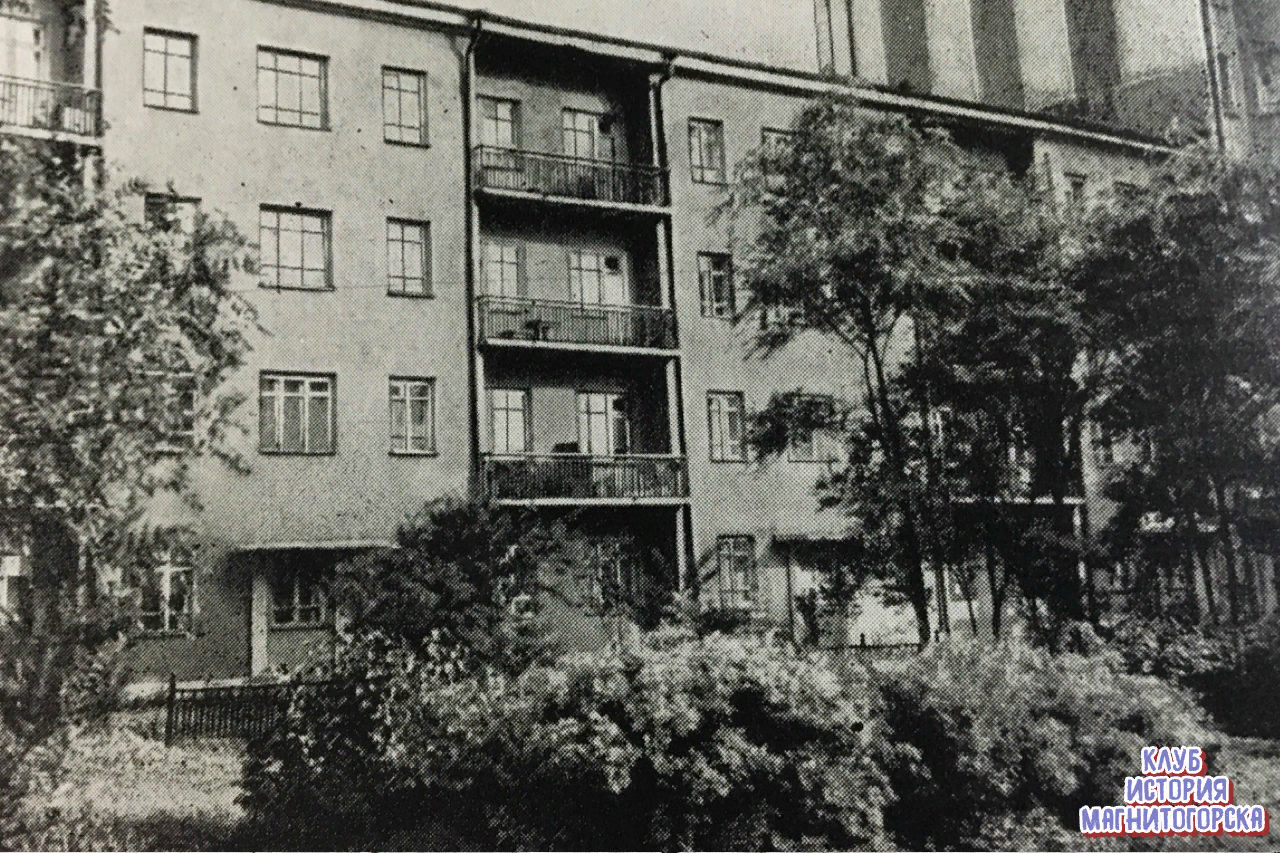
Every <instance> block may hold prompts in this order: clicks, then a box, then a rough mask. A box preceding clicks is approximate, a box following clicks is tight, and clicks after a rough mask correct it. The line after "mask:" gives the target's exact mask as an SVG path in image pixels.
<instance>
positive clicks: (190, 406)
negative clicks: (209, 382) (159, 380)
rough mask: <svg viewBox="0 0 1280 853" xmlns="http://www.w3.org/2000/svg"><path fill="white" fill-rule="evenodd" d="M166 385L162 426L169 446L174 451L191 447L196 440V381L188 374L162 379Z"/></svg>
mask: <svg viewBox="0 0 1280 853" xmlns="http://www.w3.org/2000/svg"><path fill="white" fill-rule="evenodd" d="M163 381H164V382H165V383H167V385H168V391H169V393H168V395H167V398H166V403H167V406H166V411H165V413H164V424H165V426H166V427H167V428H168V430H169V442H168V443H169V444H170V445H172V446H173V447H174V448H175V449H176V448H181V447H191V446H192V445H193V444H195V438H196V379H195V377H194V376H193V375H191V374H190V373H181V374H173V375H169V376H166V377H164V380H163Z"/></svg>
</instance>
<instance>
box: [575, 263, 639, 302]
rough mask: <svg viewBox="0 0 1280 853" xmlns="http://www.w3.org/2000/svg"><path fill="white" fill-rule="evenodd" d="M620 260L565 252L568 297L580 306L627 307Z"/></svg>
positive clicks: (624, 281) (625, 285) (624, 282)
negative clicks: (566, 254)
mask: <svg viewBox="0 0 1280 853" xmlns="http://www.w3.org/2000/svg"><path fill="white" fill-rule="evenodd" d="M622 269H623V268H622V259H621V258H620V257H618V256H617V255H605V254H602V253H600V252H594V251H578V250H576V249H575V250H571V251H570V252H569V298H570V299H571V300H573V301H574V302H579V303H581V304H583V305H629V304H631V294H630V291H629V290H628V288H627V278H626V275H624V273H623V271H622Z"/></svg>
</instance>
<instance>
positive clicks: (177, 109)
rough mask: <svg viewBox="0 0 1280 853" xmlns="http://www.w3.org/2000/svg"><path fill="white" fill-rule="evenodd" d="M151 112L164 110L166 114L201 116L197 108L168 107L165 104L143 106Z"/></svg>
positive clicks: (145, 104)
mask: <svg viewBox="0 0 1280 853" xmlns="http://www.w3.org/2000/svg"><path fill="white" fill-rule="evenodd" d="M143 106H144V107H146V108H147V109H149V110H162V111H164V112H166V113H186V114H187V115H199V113H200V110H199V109H197V108H196V107H167V106H165V105H164V104H147V103H144V104H143Z"/></svg>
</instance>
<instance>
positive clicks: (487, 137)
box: [476, 96, 520, 148]
mask: <svg viewBox="0 0 1280 853" xmlns="http://www.w3.org/2000/svg"><path fill="white" fill-rule="evenodd" d="M476 102H477V106H479V108H480V144H481V145H487V146H490V147H493V148H519V147H520V102H519V101H509V100H504V99H502V98H486V97H483V96H482V97H480V98H477V99H476Z"/></svg>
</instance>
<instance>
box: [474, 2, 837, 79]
mask: <svg viewBox="0 0 1280 853" xmlns="http://www.w3.org/2000/svg"><path fill="white" fill-rule="evenodd" d="M449 2H450V3H451V4H453V5H457V6H463V7H467V8H475V9H486V10H488V11H490V12H493V13H494V14H501V15H510V16H512V17H516V18H521V19H525V20H530V21H535V22H538V23H543V24H552V25H556V26H562V27H571V28H573V29H579V30H587V31H590V32H598V33H603V34H606V35H611V36H618V37H622V38H632V39H637V40H640V41H649V42H655V43H658V44H662V45H670V46H672V47H676V48H683V49H685V50H697V51H703V52H706V53H713V54H717V55H720V56H730V57H735V58H742V59H753V60H756V61H758V62H766V63H768V64H771V65H781V66H786V67H792V68H802V69H809V70H812V69H814V68H816V66H817V62H816V60H815V58H814V52H815V49H816V48H815V42H816V39H815V36H814V23H813V0H449Z"/></svg>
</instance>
